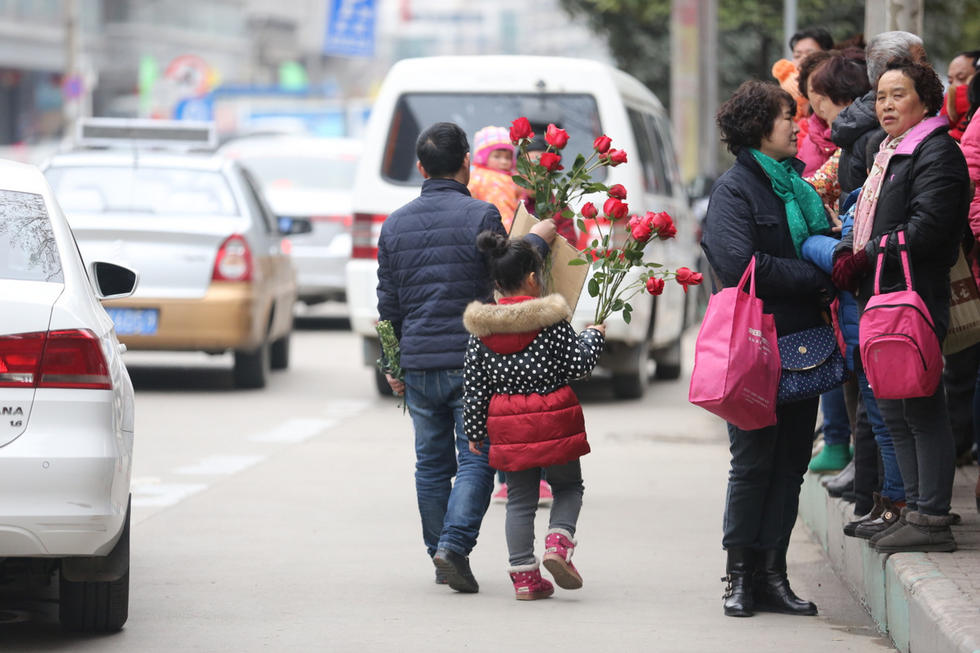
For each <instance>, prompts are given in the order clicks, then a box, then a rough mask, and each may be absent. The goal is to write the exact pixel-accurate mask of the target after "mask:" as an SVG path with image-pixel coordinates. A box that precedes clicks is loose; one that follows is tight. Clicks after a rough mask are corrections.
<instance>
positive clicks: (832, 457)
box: [809, 443, 851, 472]
mask: <svg viewBox="0 0 980 653" xmlns="http://www.w3.org/2000/svg"><path fill="white" fill-rule="evenodd" d="M849 462H851V449H850V446H849V445H848V444H847V443H843V444H825V445H824V446H823V449H821V450H820V453H818V454H817V455H816V456H814V457H813V459H812V460H810V467H809V469H810V471H811V472H836V471H839V470H842V469H844V468H845V467H846V466H847V463H849Z"/></svg>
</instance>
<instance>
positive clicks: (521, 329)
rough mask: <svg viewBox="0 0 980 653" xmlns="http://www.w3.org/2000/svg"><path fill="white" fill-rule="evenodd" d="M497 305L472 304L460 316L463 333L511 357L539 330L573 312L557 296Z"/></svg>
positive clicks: (560, 297) (562, 299)
mask: <svg viewBox="0 0 980 653" xmlns="http://www.w3.org/2000/svg"><path fill="white" fill-rule="evenodd" d="M508 299H509V301H506V300H501V303H499V304H484V303H482V302H478V301H477V302H472V303H471V304H470V305H469V306H467V307H466V312H464V313H463V325H464V326H465V327H466V330H467V331H469V332H470V333H472V334H473V335H474V336H476V337H478V338H480V339H481V340H482V341H483V344H485V345H486V346H487V347H489V348H490V349H492V350H493V351H495V352H497V353H500V354H512V353H515V352H518V351H520V350H522V349H524V348H525V347H527V346H528V345H529V344H531V342H532V341H533V340H534V339H535V338H536V337H537V335H538V333H540V332H541V330H542V329H544V328H546V327H549V326H551V325H553V324H556V323H558V322H561V321H562V320H567V319H570V318H571V316H572V309H571V308H569V306H568V302H566V301H565V298H564V297H562V296H561V295H559V294H553V295H548V296H547V297H541V298H532V299H523V298H522V299H520V300H517V301H514V299H516V298H514V299H511V298H508Z"/></svg>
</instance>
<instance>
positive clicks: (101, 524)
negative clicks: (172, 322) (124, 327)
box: [0, 162, 137, 632]
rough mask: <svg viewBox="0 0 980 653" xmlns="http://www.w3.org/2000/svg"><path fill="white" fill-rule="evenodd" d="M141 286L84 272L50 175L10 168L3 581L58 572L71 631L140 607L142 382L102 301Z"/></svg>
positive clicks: (5, 203) (1, 470) (2, 408)
mask: <svg viewBox="0 0 980 653" xmlns="http://www.w3.org/2000/svg"><path fill="white" fill-rule="evenodd" d="M136 281H137V275H136V273H135V272H134V271H132V270H129V269H128V268H125V267H122V266H118V265H114V264H111V263H106V262H95V261H93V262H91V263H90V267H89V268H88V269H87V270H86V268H85V266H84V264H83V263H82V259H81V256H80V255H79V252H78V247H77V246H76V244H75V239H74V237H73V235H72V232H71V230H70V228H69V226H68V223H67V221H66V220H65V216H64V214H63V213H62V212H61V209H60V208H59V206H58V204H57V202H56V201H55V199H54V195H53V193H52V192H51V189H50V187H49V186H48V184H47V182H46V181H45V179H44V176H43V175H42V174H41V172H40V171H39V170H38V169H37V168H35V167H34V166H28V165H23V164H19V163H11V162H0V577H5V576H10V575H14V574H16V573H17V572H26V573H30V574H34V575H37V574H38V573H39V572H40V573H43V574H53V573H54V572H56V571H57V572H59V579H60V581H59V582H60V617H61V622H62V624H63V625H64V626H65V627H66V628H68V629H72V630H83V631H101V632H111V631H117V630H119V629H120V628H122V626H123V624H124V623H125V622H126V617H127V614H128V609H129V608H128V605H129V523H130V517H129V498H130V480H131V474H132V457H133V412H134V411H133V403H134V402H133V386H132V383H131V382H130V380H129V374H128V372H127V371H126V366H125V365H124V364H123V361H122V359H121V357H120V354H121V352H122V350H123V348H122V346H121V345H120V344H119V341H118V340H117V339H116V334H115V332H114V330H113V323H112V320H110V319H109V316H108V315H107V314H106V312H105V310H104V309H103V308H102V306H101V304H100V303H99V299H100V298H109V297H124V296H126V295H129V294H131V293H132V292H133V290H134V289H135V287H136Z"/></svg>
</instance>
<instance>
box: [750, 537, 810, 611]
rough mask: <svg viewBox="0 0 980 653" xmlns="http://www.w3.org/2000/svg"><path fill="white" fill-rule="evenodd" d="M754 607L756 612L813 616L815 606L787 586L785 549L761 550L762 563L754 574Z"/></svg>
mask: <svg viewBox="0 0 980 653" xmlns="http://www.w3.org/2000/svg"><path fill="white" fill-rule="evenodd" d="M754 598H755V609H756V610H757V611H758V612H779V613H782V614H795V615H801V616H813V615H815V614H817V606H816V604H814V603H813V602H812V601H806V600H804V599H801V598H800V597H798V596H797V595H796V594H795V593H794V592H793V590H792V588H790V586H789V578H787V576H786V550H785V549H767V550H765V551H763V552H762V565H761V569H759V570H758V573H756V576H755V592H754Z"/></svg>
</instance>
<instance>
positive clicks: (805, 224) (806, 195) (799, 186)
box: [749, 149, 830, 257]
mask: <svg viewBox="0 0 980 653" xmlns="http://www.w3.org/2000/svg"><path fill="white" fill-rule="evenodd" d="M749 151H750V152H751V153H752V156H754V157H755V160H756V161H758V162H759V165H760V166H762V169H763V170H764V171H765V173H766V175H768V177H769V181H771V182H772V190H773V192H774V193H776V195H778V196H779V198H780V199H781V200H783V202H784V203H785V204H786V222H787V223H788V224H789V234H790V236H791V237H792V239H793V247H794V248H796V255H797V256H798V257H799V256H800V248H801V247H802V246H803V241H804V240H806V239H807V238H809V237H810V236H812V235H814V234H827V233H830V224H829V223H828V222H827V213H826V211H825V210H824V207H823V201H822V200H821V199H820V195H819V194H818V193H817V191H816V190H814V188H813V186H811V185H810V184H808V183H806V182H805V181H803V178H802V177H800V173H798V172H797V171H796V168H794V167H793V165H792V164H791V163H790V160H789V159H786V160H785V161H777V160H776V159H774V158H772V157H770V156H767V155H765V154H763V153H762V152H760V151H759V150H753V149H750V150H749Z"/></svg>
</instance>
